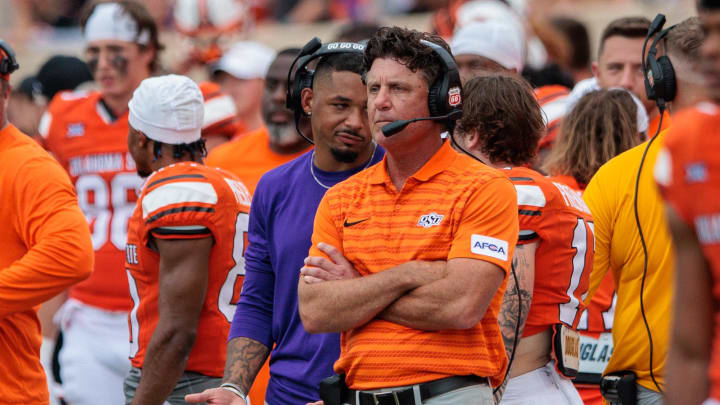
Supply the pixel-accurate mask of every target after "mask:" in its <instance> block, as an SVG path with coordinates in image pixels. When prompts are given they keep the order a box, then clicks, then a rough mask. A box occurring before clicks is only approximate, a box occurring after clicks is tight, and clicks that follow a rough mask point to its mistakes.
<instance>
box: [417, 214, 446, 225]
mask: <svg viewBox="0 0 720 405" xmlns="http://www.w3.org/2000/svg"><path fill="white" fill-rule="evenodd" d="M443 218H445V215H440V214H438V213H437V212H431V213H429V214H426V215H423V216H421V217H420V220H419V221H418V223H417V224H418V226H422V227H423V228H430V227H431V226H435V225H440V222H442V220H443Z"/></svg>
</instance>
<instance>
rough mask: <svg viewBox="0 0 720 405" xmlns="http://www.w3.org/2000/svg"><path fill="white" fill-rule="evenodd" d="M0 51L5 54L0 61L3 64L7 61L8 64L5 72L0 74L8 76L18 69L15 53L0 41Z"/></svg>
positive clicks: (5, 43)
mask: <svg viewBox="0 0 720 405" xmlns="http://www.w3.org/2000/svg"><path fill="white" fill-rule="evenodd" d="M0 49H2V50H3V51H4V52H5V55H6V56H5V57H3V58H1V59H0V61H2V62H4V61H5V60H7V61H8V62H9V63H8V65H7V67H6V68H5V69H7V71H6V72H0V74H3V75H8V74H10V73H12V72H14V71H16V70H18V69H19V68H20V65H18V63H17V59H15V51H14V50H13V49H12V48H11V47H10V45H8V43H7V42H5V41H3V40H2V39H0ZM1 65H3V67H4V65H5V63H2V64H1Z"/></svg>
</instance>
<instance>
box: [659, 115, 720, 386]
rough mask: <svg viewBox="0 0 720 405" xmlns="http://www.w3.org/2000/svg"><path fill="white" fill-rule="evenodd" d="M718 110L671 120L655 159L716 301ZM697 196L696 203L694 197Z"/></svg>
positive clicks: (719, 351)
mask: <svg viewBox="0 0 720 405" xmlns="http://www.w3.org/2000/svg"><path fill="white" fill-rule="evenodd" d="M718 128H720V107H719V106H717V105H715V104H711V103H707V102H706V103H700V104H698V105H697V106H695V107H693V108H690V109H687V110H684V111H681V112H679V113H677V114H675V115H673V126H672V127H671V128H670V132H669V133H668V134H667V136H666V137H665V139H664V141H665V149H664V150H663V151H662V152H661V153H660V154H659V155H658V159H657V162H656V167H655V178H656V180H657V183H658V185H659V188H660V191H661V193H662V195H663V198H664V199H665V200H666V201H667V202H668V203H669V204H670V205H671V206H672V207H673V208H674V209H675V212H676V213H677V214H678V215H679V216H680V218H682V220H683V221H684V222H685V223H687V224H688V225H689V226H690V227H691V228H692V229H693V230H694V231H695V234H696V235H697V238H698V241H699V242H700V246H701V248H702V251H703V254H704V255H705V258H706V259H707V261H708V264H709V267H710V271H711V272H712V278H713V280H714V281H713V282H714V284H713V286H712V295H713V298H714V300H715V301H716V302H718V301H720V158H718V155H717V153H718V150H720V136H718ZM698 197H701V198H698ZM713 336H714V338H713V342H712V354H711V356H710V369H709V372H708V374H709V380H710V397H711V398H713V399H715V400H720V315H718V313H717V311H716V313H715V317H714V325H713Z"/></svg>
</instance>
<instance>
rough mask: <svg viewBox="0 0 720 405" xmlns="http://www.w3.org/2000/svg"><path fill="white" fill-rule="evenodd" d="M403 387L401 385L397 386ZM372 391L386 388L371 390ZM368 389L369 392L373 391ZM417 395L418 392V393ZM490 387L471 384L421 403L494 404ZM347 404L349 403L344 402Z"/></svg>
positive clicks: (447, 404) (426, 404) (453, 404)
mask: <svg viewBox="0 0 720 405" xmlns="http://www.w3.org/2000/svg"><path fill="white" fill-rule="evenodd" d="M398 388H403V387H398ZM373 391H374V392H380V391H387V390H373ZM373 391H369V392H373ZM418 395H419V394H418ZM494 404H495V401H494V400H493V393H492V388H491V387H490V386H489V385H487V384H478V385H471V386H469V387H463V388H459V389H456V390H454V391H450V392H446V393H444V394H442V395H438V396H436V397H432V398H429V399H427V400H426V401H424V402H423V405H494ZM345 405H349V404H345Z"/></svg>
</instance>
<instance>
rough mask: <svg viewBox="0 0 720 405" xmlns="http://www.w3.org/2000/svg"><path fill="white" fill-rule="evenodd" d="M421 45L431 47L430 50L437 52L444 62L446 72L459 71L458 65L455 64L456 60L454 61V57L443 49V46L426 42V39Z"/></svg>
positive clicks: (421, 41) (443, 66) (422, 40)
mask: <svg viewBox="0 0 720 405" xmlns="http://www.w3.org/2000/svg"><path fill="white" fill-rule="evenodd" d="M420 43H421V44H423V45H425V46H427V47H429V48H430V49H432V50H433V51H434V52H435V54H436V55H437V56H439V57H440V59H441V60H442V62H443V63H442V64H441V66H442V68H443V71H444V72H450V71H453V70H454V71H457V70H458V68H457V64H456V63H455V59H453V57H452V55H450V53H449V52H448V51H447V50H446V49H445V48H443V47H442V46H440V45H438V44H436V43H434V42H430V41H426V40H424V39H421V40H420Z"/></svg>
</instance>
